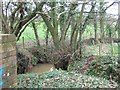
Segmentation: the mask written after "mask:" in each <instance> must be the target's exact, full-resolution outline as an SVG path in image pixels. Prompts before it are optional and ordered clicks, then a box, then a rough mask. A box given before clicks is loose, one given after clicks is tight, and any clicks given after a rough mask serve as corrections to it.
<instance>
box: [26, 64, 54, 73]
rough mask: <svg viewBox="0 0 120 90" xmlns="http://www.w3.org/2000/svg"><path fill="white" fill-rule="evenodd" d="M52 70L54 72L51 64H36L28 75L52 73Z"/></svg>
mask: <svg viewBox="0 0 120 90" xmlns="http://www.w3.org/2000/svg"><path fill="white" fill-rule="evenodd" d="M52 70H55V67H54V65H53V64H37V65H36V66H34V67H33V68H32V69H31V70H30V71H29V72H28V73H42V72H46V71H52Z"/></svg>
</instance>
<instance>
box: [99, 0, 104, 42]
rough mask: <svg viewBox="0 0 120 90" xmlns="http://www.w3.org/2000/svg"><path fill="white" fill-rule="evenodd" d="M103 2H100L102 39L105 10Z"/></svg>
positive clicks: (102, 35)
mask: <svg viewBox="0 0 120 90" xmlns="http://www.w3.org/2000/svg"><path fill="white" fill-rule="evenodd" d="M103 5H104V3H103V2H100V31H101V41H102V42H103V38H104V12H103Z"/></svg>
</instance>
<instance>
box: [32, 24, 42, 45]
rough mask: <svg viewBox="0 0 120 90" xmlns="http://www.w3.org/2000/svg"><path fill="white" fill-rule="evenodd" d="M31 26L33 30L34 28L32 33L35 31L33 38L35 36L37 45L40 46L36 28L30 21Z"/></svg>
mask: <svg viewBox="0 0 120 90" xmlns="http://www.w3.org/2000/svg"><path fill="white" fill-rule="evenodd" d="M32 26H33V30H34V33H35V38H36V42H37V45H38V46H40V41H39V36H38V33H37V28H36V26H35V23H34V22H32Z"/></svg>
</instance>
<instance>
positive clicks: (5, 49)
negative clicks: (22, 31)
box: [0, 34, 17, 88]
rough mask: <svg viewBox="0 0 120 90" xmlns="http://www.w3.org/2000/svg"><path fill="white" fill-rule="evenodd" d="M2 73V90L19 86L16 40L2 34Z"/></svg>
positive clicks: (0, 59)
mask: <svg viewBox="0 0 120 90" xmlns="http://www.w3.org/2000/svg"><path fill="white" fill-rule="evenodd" d="M1 68H2V69H1ZM0 70H1V71H0V72H2V71H3V72H2V82H3V85H2V86H1V87H2V88H14V87H16V85H17V82H16V75H17V60H16V39H15V35H12V34H0Z"/></svg>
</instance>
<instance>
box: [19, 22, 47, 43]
mask: <svg viewBox="0 0 120 90" xmlns="http://www.w3.org/2000/svg"><path fill="white" fill-rule="evenodd" d="M36 27H37V32H38V36H39V38H40V39H44V38H45V30H46V28H45V26H44V23H40V24H39V25H36ZM22 37H24V40H25V42H28V41H34V40H35V34H34V30H33V28H32V26H31V24H30V25H29V26H28V27H26V29H25V31H24V32H23V34H22V35H21V37H20V40H19V41H18V42H22Z"/></svg>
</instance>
